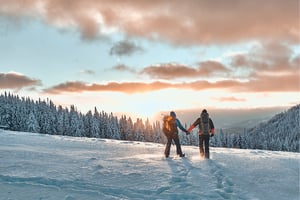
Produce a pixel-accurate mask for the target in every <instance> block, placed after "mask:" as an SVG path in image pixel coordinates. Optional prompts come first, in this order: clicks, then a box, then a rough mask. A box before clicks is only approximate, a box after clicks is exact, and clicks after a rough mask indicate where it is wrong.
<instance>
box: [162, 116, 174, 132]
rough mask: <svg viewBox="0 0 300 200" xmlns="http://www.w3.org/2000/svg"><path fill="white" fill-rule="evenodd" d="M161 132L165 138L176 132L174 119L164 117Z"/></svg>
mask: <svg viewBox="0 0 300 200" xmlns="http://www.w3.org/2000/svg"><path fill="white" fill-rule="evenodd" d="M162 130H163V133H164V134H165V135H166V136H167V137H169V136H171V135H172V134H174V133H175V132H177V128H176V122H175V118H174V117H172V116H164V118H163V129H162Z"/></svg>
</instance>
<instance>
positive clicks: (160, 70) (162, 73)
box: [140, 63, 197, 80]
mask: <svg viewBox="0 0 300 200" xmlns="http://www.w3.org/2000/svg"><path fill="white" fill-rule="evenodd" d="M140 74H146V75H148V76H150V77H151V78H158V79H166V80H170V79H175V78H181V77H196V76H197V69H194V68H192V67H189V66H185V65H181V64H176V63H165V64H158V65H153V66H149V67H145V68H144V69H143V70H142V71H141V72H140Z"/></svg>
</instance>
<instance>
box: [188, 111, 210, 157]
mask: <svg viewBox="0 0 300 200" xmlns="http://www.w3.org/2000/svg"><path fill="white" fill-rule="evenodd" d="M196 126H199V131H198V133H199V149H200V157H201V158H204V157H205V158H207V159H209V138H210V137H212V136H214V134H215V127H214V123H213V121H212V120H211V118H210V117H209V114H208V112H207V110H206V109H204V110H203V111H202V113H201V116H200V117H199V118H198V119H197V120H196V121H195V122H194V123H193V124H192V125H191V126H190V127H189V128H188V130H187V135H188V134H190V132H191V130H192V129H193V128H195V127H196ZM203 143H204V146H205V149H203Z"/></svg>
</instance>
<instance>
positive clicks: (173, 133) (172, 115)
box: [165, 111, 187, 158]
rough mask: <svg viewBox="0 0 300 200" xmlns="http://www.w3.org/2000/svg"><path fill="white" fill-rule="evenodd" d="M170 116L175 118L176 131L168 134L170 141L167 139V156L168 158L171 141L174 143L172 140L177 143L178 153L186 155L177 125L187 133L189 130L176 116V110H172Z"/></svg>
mask: <svg viewBox="0 0 300 200" xmlns="http://www.w3.org/2000/svg"><path fill="white" fill-rule="evenodd" d="M170 116H171V117H172V118H173V119H175V128H174V131H173V132H172V133H171V134H170V135H168V136H167V139H168V141H167V144H166V148H165V156H166V158H168V157H169V155H170V148H171V143H172V140H173V141H174V143H175V145H176V152H177V155H178V156H180V157H184V156H185V154H184V153H182V150H181V146H180V141H179V137H178V129H177V127H178V128H180V129H181V130H182V131H183V132H185V133H187V130H186V129H185V128H184V127H183V126H182V125H181V122H180V121H179V119H177V118H176V113H175V112H174V111H171V112H170Z"/></svg>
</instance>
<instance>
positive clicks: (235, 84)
mask: <svg viewBox="0 0 300 200" xmlns="http://www.w3.org/2000/svg"><path fill="white" fill-rule="evenodd" d="M298 83H299V77H298V74H286V75H281V76H266V75H257V76H256V77H255V78H253V79H252V80H249V81H238V80H222V81H216V82H209V81H206V80H198V81H192V82H182V83H169V82H161V81H155V82H151V83H144V82H109V83H106V84H98V83H92V84H91V83H84V82H79V81H75V82H66V83H62V84H59V85H56V86H53V87H50V88H47V89H45V90H44V92H45V93H51V94H59V93H65V92H69V93H70V92H71V93H78V92H79V93H80V92H122V93H127V94H132V93H145V92H151V91H158V90H163V89H171V88H176V89H179V90H194V91H204V90H209V89H215V90H225V91H230V92H237V93H244V92H298V91H299V85H298ZM227 100H228V99H227Z"/></svg>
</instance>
